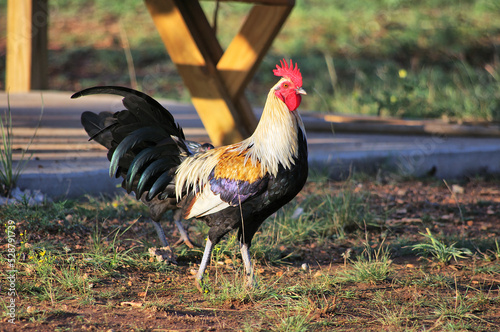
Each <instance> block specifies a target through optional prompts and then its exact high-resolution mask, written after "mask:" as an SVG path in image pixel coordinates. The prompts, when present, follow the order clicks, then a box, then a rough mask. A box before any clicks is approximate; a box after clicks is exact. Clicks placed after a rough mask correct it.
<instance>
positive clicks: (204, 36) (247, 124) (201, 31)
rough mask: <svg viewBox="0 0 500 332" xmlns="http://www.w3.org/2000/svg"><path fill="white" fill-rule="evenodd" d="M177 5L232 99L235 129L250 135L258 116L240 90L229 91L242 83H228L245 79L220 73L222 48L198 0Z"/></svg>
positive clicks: (209, 68) (245, 82)
mask: <svg viewBox="0 0 500 332" xmlns="http://www.w3.org/2000/svg"><path fill="white" fill-rule="evenodd" d="M177 6H178V8H179V10H180V11H181V13H182V15H183V17H184V19H185V20H186V22H187V24H188V26H189V27H190V30H191V33H192V36H193V38H194V39H195V40H196V43H197V45H198V46H199V48H200V52H201V53H202V54H203V56H204V58H205V60H206V63H207V68H208V70H209V71H210V72H211V73H212V75H215V76H217V77H220V79H218V81H219V80H222V86H219V89H220V90H221V92H222V93H223V94H225V95H227V94H229V96H228V97H226V98H228V99H230V100H231V101H232V102H233V103H234V107H233V105H232V106H231V107H230V110H232V111H233V110H234V112H232V115H233V118H234V121H235V123H236V126H237V127H238V130H239V131H240V132H241V134H242V135H243V136H244V137H248V136H250V135H251V134H252V133H253V131H254V130H255V128H256V127H257V123H258V121H257V117H256V116H255V114H254V112H253V109H252V106H251V105H250V102H249V101H248V99H247V98H246V96H245V95H244V94H243V93H240V94H239V95H235V94H231V93H232V92H233V91H242V90H244V88H245V87H244V86H242V87H238V88H236V89H234V88H233V89H228V85H229V84H247V83H248V80H247V81H243V80H242V81H241V82H227V81H226V80H225V77H224V76H223V75H222V73H220V71H219V68H218V67H217V63H218V62H219V61H220V59H221V57H222V56H223V54H224V51H223V49H222V47H221V46H220V43H219V41H218V40H217V37H216V36H215V32H214V31H213V30H212V27H211V26H210V23H209V22H208V20H207V19H206V16H205V13H204V12H203V10H202V8H201V6H200V4H199V2H198V1H195V0H191V1H181V2H177ZM226 52H227V51H226ZM257 65H258V63H256V64H255V66H256V67H257ZM250 78H251V77H250Z"/></svg>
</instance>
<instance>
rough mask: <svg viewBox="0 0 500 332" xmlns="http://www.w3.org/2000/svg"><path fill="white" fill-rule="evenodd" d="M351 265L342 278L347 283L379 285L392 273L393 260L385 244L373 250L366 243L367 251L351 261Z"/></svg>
mask: <svg viewBox="0 0 500 332" xmlns="http://www.w3.org/2000/svg"><path fill="white" fill-rule="evenodd" d="M351 263H352V264H351V265H350V266H349V268H348V269H346V270H345V271H344V272H343V273H342V274H341V276H340V279H341V280H342V281H345V282H367V283H377V282H381V281H384V280H386V279H387V278H388V277H389V274H390V272H391V264H392V260H391V259H390V254H389V252H388V251H387V249H384V247H383V243H382V244H381V245H380V246H379V248H378V249H376V250H374V249H372V248H371V247H370V246H369V244H368V243H365V249H364V250H363V252H362V253H361V254H360V255H358V256H357V257H356V259H355V260H352V261H351Z"/></svg>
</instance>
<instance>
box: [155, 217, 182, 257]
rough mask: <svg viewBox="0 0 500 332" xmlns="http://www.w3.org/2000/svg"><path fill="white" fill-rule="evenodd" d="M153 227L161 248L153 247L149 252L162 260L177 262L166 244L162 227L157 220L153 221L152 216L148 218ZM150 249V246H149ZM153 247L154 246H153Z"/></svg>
mask: <svg viewBox="0 0 500 332" xmlns="http://www.w3.org/2000/svg"><path fill="white" fill-rule="evenodd" d="M149 220H151V222H152V223H153V226H154V227H155V230H156V234H158V238H159V239H160V242H161V246H162V248H160V249H155V250H154V251H153V252H151V250H150V254H151V253H152V254H153V255H155V256H161V257H162V258H161V260H162V261H166V262H168V263H172V264H177V261H176V260H175V255H174V253H173V251H172V249H171V248H170V245H169V244H168V241H167V237H166V236H165V231H163V227H161V224H160V222H159V221H155V220H153V219H152V218H149ZM150 249H151V248H150ZM153 249H154V248H153Z"/></svg>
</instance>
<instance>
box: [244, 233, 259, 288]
mask: <svg viewBox="0 0 500 332" xmlns="http://www.w3.org/2000/svg"><path fill="white" fill-rule="evenodd" d="M240 251H241V258H242V259H243V264H244V265H245V273H246V278H247V282H246V286H247V287H249V288H253V287H254V286H257V282H256V281H255V277H254V274H253V266H252V261H251V260H250V248H249V247H248V244H246V243H240Z"/></svg>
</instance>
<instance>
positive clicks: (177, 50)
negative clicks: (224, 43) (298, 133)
mask: <svg viewBox="0 0 500 332" xmlns="http://www.w3.org/2000/svg"><path fill="white" fill-rule="evenodd" d="M145 2H146V6H147V7H148V9H149V11H150V14H151V16H152V17H153V21H154V22H155V25H156V27H157V29H158V32H159V33H160V36H161V38H162V40H163V43H164V44H165V47H166V48H167V51H168V53H169V55H170V57H171V59H172V61H173V62H174V63H175V64H176V66H177V69H178V71H179V74H180V75H181V76H182V78H183V80H184V83H185V84H186V86H187V88H188V89H189V91H190V93H191V97H192V101H193V104H194V106H195V108H196V110H197V112H198V114H199V115H200V118H201V120H202V121H203V124H204V125H205V128H206V129H207V131H208V134H209V136H210V138H211V139H212V141H213V143H214V144H215V145H220V144H229V143H233V142H235V141H239V140H241V139H242V138H244V137H247V136H249V135H250V134H251V133H253V131H254V129H255V127H256V126H257V119H256V117H255V114H254V113H253V110H252V107H251V105H250V103H249V102H248V100H247V99H246V97H245V95H244V93H243V91H244V89H245V87H246V85H247V84H248V82H249V81H250V79H251V78H252V76H253V74H254V73H255V71H256V70H257V68H258V65H259V64H260V62H261V61H262V58H263V57H264V55H265V53H266V52H267V50H268V49H269V47H270V46H271V43H272V41H273V39H274V38H275V37H276V35H277V34H278V33H279V30H280V28H281V26H282V25H283V23H284V22H285V20H286V18H287V17H288V15H289V14H290V12H291V10H292V8H293V3H294V1H289V2H286V5H281V6H264V5H254V6H253V7H252V9H251V11H250V14H249V15H248V16H247V18H246V20H245V22H244V24H243V26H242V28H241V30H240V31H239V33H238V34H237V35H236V37H235V38H234V39H233V41H232V42H231V44H230V45H229V47H228V49H227V50H226V52H224V51H223V49H222V47H221V46H220V44H219V42H218V40H217V37H216V36H215V32H214V31H213V29H212V27H211V26H210V24H209V22H208V20H207V19H206V16H205V13H204V12H203V9H202V8H201V6H200V4H199V1H198V0H145ZM242 2H259V3H261V2H262V1H242ZM268 2H269V3H271V2H272V3H273V5H274V4H275V2H273V1H268ZM278 2H279V3H283V1H281V0H280V1H278ZM266 3H267V2H266ZM290 3H291V4H290Z"/></svg>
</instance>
